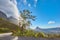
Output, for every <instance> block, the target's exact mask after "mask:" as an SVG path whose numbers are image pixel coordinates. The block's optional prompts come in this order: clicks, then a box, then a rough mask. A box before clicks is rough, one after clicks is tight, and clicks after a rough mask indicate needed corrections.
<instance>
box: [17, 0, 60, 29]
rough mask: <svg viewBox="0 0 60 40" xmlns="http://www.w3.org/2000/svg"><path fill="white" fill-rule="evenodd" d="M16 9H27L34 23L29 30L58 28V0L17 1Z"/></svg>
mask: <svg viewBox="0 0 60 40" xmlns="http://www.w3.org/2000/svg"><path fill="white" fill-rule="evenodd" d="M17 2H18V5H17V6H18V9H19V10H23V9H29V10H30V11H32V15H35V16H36V21H32V23H33V25H32V26H31V28H35V27H37V26H39V27H40V28H53V27H60V0H17Z"/></svg>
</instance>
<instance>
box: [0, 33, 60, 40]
mask: <svg viewBox="0 0 60 40" xmlns="http://www.w3.org/2000/svg"><path fill="white" fill-rule="evenodd" d="M11 34H12V33H4V34H0V40H60V38H35V37H14V36H11Z"/></svg>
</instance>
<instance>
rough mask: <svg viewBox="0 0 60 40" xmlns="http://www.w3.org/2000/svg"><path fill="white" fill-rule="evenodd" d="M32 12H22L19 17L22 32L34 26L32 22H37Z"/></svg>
mask: <svg viewBox="0 0 60 40" xmlns="http://www.w3.org/2000/svg"><path fill="white" fill-rule="evenodd" d="M31 13H32V12H30V11H29V10H23V11H20V17H19V26H20V27H21V30H22V31H23V30H24V29H25V28H26V27H27V26H30V25H32V24H31V21H32V20H33V21H35V17H36V16H33V15H31Z"/></svg>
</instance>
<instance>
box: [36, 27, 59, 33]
mask: <svg viewBox="0 0 60 40" xmlns="http://www.w3.org/2000/svg"><path fill="white" fill-rule="evenodd" d="M35 31H38V32H44V33H60V28H59V27H57V28H48V29H41V28H39V27H37V28H36V29H35Z"/></svg>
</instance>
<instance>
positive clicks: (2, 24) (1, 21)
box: [0, 18, 19, 31]
mask: <svg viewBox="0 0 60 40" xmlns="http://www.w3.org/2000/svg"><path fill="white" fill-rule="evenodd" d="M1 28H4V29H5V28H7V29H9V30H10V31H17V30H18V28H19V27H18V26H17V25H15V24H12V23H10V22H9V21H7V20H5V19H3V18H0V29H1Z"/></svg>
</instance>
